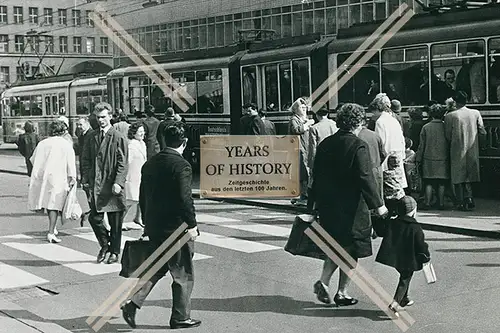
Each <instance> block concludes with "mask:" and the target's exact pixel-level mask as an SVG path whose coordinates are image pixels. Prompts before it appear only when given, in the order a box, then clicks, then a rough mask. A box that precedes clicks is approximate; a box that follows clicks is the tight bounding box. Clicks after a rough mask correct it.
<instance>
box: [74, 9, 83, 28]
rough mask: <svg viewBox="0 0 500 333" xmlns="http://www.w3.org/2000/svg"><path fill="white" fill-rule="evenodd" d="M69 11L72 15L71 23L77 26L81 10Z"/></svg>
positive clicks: (80, 18)
mask: <svg viewBox="0 0 500 333" xmlns="http://www.w3.org/2000/svg"><path fill="white" fill-rule="evenodd" d="M71 13H72V17H73V25H74V26H75V27H78V26H79V25H81V24H82V12H81V11H80V10H78V9H73V10H72V11H71Z"/></svg>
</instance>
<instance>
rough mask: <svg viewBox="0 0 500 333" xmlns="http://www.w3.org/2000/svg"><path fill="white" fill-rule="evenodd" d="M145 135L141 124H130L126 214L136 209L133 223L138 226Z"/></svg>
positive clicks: (145, 153)
mask: <svg viewBox="0 0 500 333" xmlns="http://www.w3.org/2000/svg"><path fill="white" fill-rule="evenodd" d="M145 133H146V131H145V129H144V125H143V124H142V122H137V123H134V124H132V125H131V126H130V128H129V130H128V139H129V142H128V173H127V181H126V183H125V191H126V198H127V212H128V210H130V208H131V207H132V206H135V207H136V213H135V217H134V222H135V223H137V224H139V225H140V226H143V224H142V220H141V210H140V208H139V187H140V185H141V169H142V166H143V165H144V163H146V160H147V149H146V143H145V142H144V135H145Z"/></svg>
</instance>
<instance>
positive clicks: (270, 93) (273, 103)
mask: <svg viewBox="0 0 500 333" xmlns="http://www.w3.org/2000/svg"><path fill="white" fill-rule="evenodd" d="M263 70H264V84H265V86H264V91H265V100H264V103H265V104H264V105H265V108H266V110H269V111H278V110H279V100H278V65H276V64H272V65H266V66H264V68H263Z"/></svg>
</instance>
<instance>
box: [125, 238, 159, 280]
mask: <svg viewBox="0 0 500 333" xmlns="http://www.w3.org/2000/svg"><path fill="white" fill-rule="evenodd" d="M153 252H154V248H153V246H152V245H151V243H150V242H149V241H147V240H143V239H138V240H128V241H126V242H125V246H124V248H123V254H122V259H121V264H122V269H121V271H120V274H119V275H120V276H123V277H126V278H128V277H131V276H132V273H134V272H135V271H136V270H137V269H138V268H139V267H140V266H141V265H142V264H143V263H144V262H145V261H146V260H147V259H148V258H149V256H151V254H152V253H153ZM152 264H153V263H151V265H152ZM146 271H147V269H146V270H144V272H143V273H145V272H146ZM143 273H142V274H143ZM142 274H140V275H142ZM140 275H136V276H134V277H135V278H140Z"/></svg>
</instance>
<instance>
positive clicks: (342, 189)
mask: <svg viewBox="0 0 500 333" xmlns="http://www.w3.org/2000/svg"><path fill="white" fill-rule="evenodd" d="M364 117H365V112H364V110H363V107H362V106H360V105H357V104H350V103H349V104H344V105H343V106H342V108H341V109H340V111H339V112H338V114H337V119H336V120H337V126H338V128H339V131H338V132H337V133H335V134H334V135H332V136H329V137H327V138H326V139H324V140H323V141H322V142H321V143H320V144H319V146H318V149H317V151H316V158H315V160H314V179H313V183H312V190H311V195H312V196H311V197H310V198H309V200H313V202H315V203H316V207H317V209H318V213H319V221H321V226H322V227H323V228H324V229H325V230H326V231H327V232H328V233H329V234H330V235H331V236H332V237H333V238H334V239H335V241H336V242H337V243H338V244H339V245H340V246H342V247H343V248H344V250H345V251H346V252H347V253H348V254H349V255H350V256H351V257H352V258H353V259H354V260H356V261H357V260H358V258H364V257H368V256H370V255H372V247H371V237H370V236H371V229H372V228H371V222H370V209H376V210H377V214H378V215H385V214H387V213H388V212H387V208H386V207H385V206H384V204H383V201H382V198H381V196H380V191H379V190H378V188H377V183H376V181H375V177H374V174H373V170H372V162H371V160H370V155H369V151H368V148H367V145H366V143H365V142H364V141H363V140H361V139H360V138H359V137H358V135H359V132H360V131H361V129H362V124H363V120H364ZM309 206H311V205H309ZM341 258H342V257H341ZM343 261H344V262H346V260H343ZM348 266H349V267H350V264H348ZM337 268H338V265H337V263H335V262H333V261H332V260H331V259H330V258H326V259H325V262H324V266H323V272H322V274H321V278H320V280H319V281H317V282H316V283H315V284H314V292H315V294H316V295H317V298H318V300H320V301H321V302H323V303H331V301H332V300H331V298H330V295H329V293H328V285H329V283H330V279H331V277H332V275H333V273H334V272H335V270H336V269H337ZM354 268H355V267H350V269H354ZM349 282H350V281H349V277H348V274H347V272H343V271H341V272H340V279H339V288H338V290H337V293H336V295H335V297H334V302H335V303H336V304H337V305H339V306H346V305H354V304H356V303H357V302H358V301H357V300H356V299H354V298H352V297H350V296H349V295H348V293H347V287H348V284H349Z"/></svg>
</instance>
